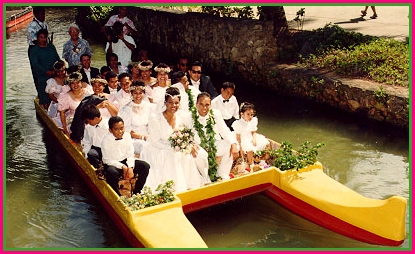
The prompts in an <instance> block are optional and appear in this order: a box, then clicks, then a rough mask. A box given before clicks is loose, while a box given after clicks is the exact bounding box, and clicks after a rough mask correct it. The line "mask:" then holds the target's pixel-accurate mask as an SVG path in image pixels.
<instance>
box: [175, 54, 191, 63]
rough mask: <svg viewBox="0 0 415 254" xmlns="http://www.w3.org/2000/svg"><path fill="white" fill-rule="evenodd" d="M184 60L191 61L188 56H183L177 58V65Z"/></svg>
mask: <svg viewBox="0 0 415 254" xmlns="http://www.w3.org/2000/svg"><path fill="white" fill-rule="evenodd" d="M182 59H186V60H189V58H188V57H187V56H185V55H181V56H179V57H178V58H177V63H180V60H182Z"/></svg>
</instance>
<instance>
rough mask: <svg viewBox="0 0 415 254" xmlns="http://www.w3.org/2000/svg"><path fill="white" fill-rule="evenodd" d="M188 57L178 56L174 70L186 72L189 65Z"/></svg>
mask: <svg viewBox="0 0 415 254" xmlns="http://www.w3.org/2000/svg"><path fill="white" fill-rule="evenodd" d="M188 61H189V60H188V58H187V57H185V56H181V57H179V61H177V66H176V71H182V72H184V73H187V71H188V68H187V67H189V62H188Z"/></svg>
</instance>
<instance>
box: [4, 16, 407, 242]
mask: <svg viewBox="0 0 415 254" xmlns="http://www.w3.org/2000/svg"><path fill="white" fill-rule="evenodd" d="M72 10H73V9H72V8H69V9H65V10H64V11H61V10H57V9H48V12H47V21H48V22H49V24H50V27H52V30H53V31H54V32H55V45H56V47H57V50H58V53H59V54H61V52H62V46H63V44H64V43H65V42H66V41H67V40H68V39H69V36H68V34H67V26H68V25H69V24H70V23H71V22H73V18H74V15H73V14H71V13H73V12H72ZM68 14H69V15H68ZM91 47H92V48H93V51H94V56H93V58H92V66H94V67H98V68H99V67H101V66H102V65H104V64H105V61H104V59H105V57H104V50H103V45H102V44H100V43H96V42H93V43H91ZM212 78H213V80H214V81H216V80H215V77H212ZM215 84H216V86H218V84H219V83H217V82H216V83H215ZM253 91H255V92H253ZM35 94H36V92H35V89H34V85H33V81H32V77H31V73H30V69H29V62H28V59H27V45H26V39H25V30H24V29H22V30H18V31H16V32H14V33H12V34H10V37H9V38H8V39H7V41H6V146H7V149H6V167H7V169H6V190H7V192H6V198H7V199H6V213H5V216H6V223H5V225H6V226H5V232H6V242H5V246H6V247H7V248H19V247H28V248H29V247H31V248H52V247H57V248H64V247H65V248H79V247H96V248H101V247H102V248H103V247H118V248H122V247H129V245H128V243H127V242H125V240H124V237H122V236H121V235H120V232H119V231H118V229H117V228H116V226H115V225H114V224H113V223H112V220H111V219H110V218H109V217H108V216H107V214H106V213H105V212H104V210H103V208H102V207H101V205H100V204H99V203H98V201H97V200H96V199H95V197H94V196H93V195H92V193H91V192H90V190H89V189H88V187H87V186H86V185H85V184H84V183H83V180H82V179H81V178H80V176H79V175H78V173H77V171H76V170H75V169H74V168H73V166H72V164H71V163H70V161H69V160H68V158H67V157H66V156H65V154H64V153H63V152H62V151H61V150H60V148H59V146H57V144H56V141H55V140H54V139H53V138H51V136H50V134H49V133H48V132H47V131H44V130H43V126H42V124H41V123H40V122H39V121H38V120H37V118H36V116H35V110H34V105H33V99H34V97H35ZM235 95H236V96H237V98H238V100H239V102H242V101H251V102H253V103H254V104H255V106H256V109H257V115H258V118H259V131H260V132H261V133H263V134H265V135H266V136H268V137H270V138H271V139H274V140H276V141H284V140H288V141H290V142H292V143H293V145H294V147H298V146H299V145H301V144H302V143H303V142H304V141H306V140H309V141H311V142H312V144H316V143H318V142H323V143H325V144H326V146H325V147H323V148H321V149H320V150H319V160H320V161H321V162H322V163H323V165H324V170H325V172H326V173H327V174H328V175H330V176H331V177H333V178H334V179H336V180H337V181H339V182H340V183H342V184H345V185H346V186H348V187H350V188H352V189H353V190H355V191H357V192H359V193H361V194H362V195H364V196H367V197H370V198H376V199H383V198H386V197H389V196H390V195H401V196H403V197H406V198H409V180H408V179H409V172H408V171H409V159H408V158H409V154H408V152H409V150H408V145H409V141H408V132H407V131H402V130H397V129H393V128H386V127H384V126H382V125H381V124H379V123H373V122H371V121H366V120H365V119H360V118H357V117H356V116H351V115H348V114H343V113H339V112H338V111H336V110H332V109H329V108H327V107H325V106H321V105H315V104H313V103H310V102H307V101H304V100H301V101H300V100H298V99H295V98H284V97H281V96H279V95H276V94H275V93H272V92H270V91H266V90H261V89H256V88H255V89H254V88H252V87H248V86H247V85H245V84H237V88H236V91H235ZM187 216H188V218H189V219H190V221H191V222H192V224H193V225H194V226H195V228H196V229H197V230H198V232H199V233H200V234H201V235H202V237H203V239H204V240H205V241H206V242H207V244H208V245H209V246H210V247H213V248H367V247H369V248H378V246H373V245H368V244H364V243H361V242H358V241H354V240H351V239H349V238H346V237H343V236H340V235H338V234H336V233H333V232H331V231H328V230H326V229H324V228H321V227H319V226H317V225H315V224H313V223H310V222H309V221H307V220H304V219H302V218H300V217H298V216H296V215H295V214H292V213H291V212H288V211H287V210H286V209H284V208H282V207H281V206H279V205H278V204H275V203H274V202H273V201H272V200H270V199H269V198H267V197H266V196H264V195H263V194H257V195H253V196H250V197H246V198H242V199H238V200H236V201H233V202H228V203H226V204H222V205H218V206H215V207H211V208H207V209H204V210H201V211H197V212H193V213H191V214H188V215H187ZM407 223H408V227H409V213H408V219H407ZM408 246H409V241H408V239H407V240H406V241H405V242H404V244H403V245H402V246H401V248H408Z"/></svg>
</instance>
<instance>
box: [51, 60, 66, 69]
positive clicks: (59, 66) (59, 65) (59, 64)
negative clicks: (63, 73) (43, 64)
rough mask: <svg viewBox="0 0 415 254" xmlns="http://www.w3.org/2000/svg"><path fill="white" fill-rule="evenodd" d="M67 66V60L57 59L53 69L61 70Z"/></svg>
mask: <svg viewBox="0 0 415 254" xmlns="http://www.w3.org/2000/svg"><path fill="white" fill-rule="evenodd" d="M65 66H66V63H65V61H63V60H58V61H56V62H55V63H54V64H53V69H54V70H61V69H62V68H63V67H65ZM65 70H66V68H65Z"/></svg>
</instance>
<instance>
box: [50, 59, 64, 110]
mask: <svg viewBox="0 0 415 254" xmlns="http://www.w3.org/2000/svg"><path fill="white" fill-rule="evenodd" d="M53 70H54V72H55V76H54V77H53V78H50V79H48V80H47V81H46V88H45V92H46V93H48V94H49V98H50V99H51V100H52V101H51V103H50V105H49V108H48V114H49V116H50V117H52V118H56V117H57V116H58V98H59V95H60V93H62V88H63V87H64V86H65V80H66V63H65V61H63V60H58V61H56V62H55V64H54V65H53Z"/></svg>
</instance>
